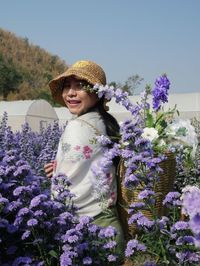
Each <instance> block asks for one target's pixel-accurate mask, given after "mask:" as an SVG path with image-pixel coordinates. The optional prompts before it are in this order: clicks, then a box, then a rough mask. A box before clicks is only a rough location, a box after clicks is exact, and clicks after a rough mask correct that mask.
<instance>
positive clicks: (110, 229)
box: [99, 226, 116, 238]
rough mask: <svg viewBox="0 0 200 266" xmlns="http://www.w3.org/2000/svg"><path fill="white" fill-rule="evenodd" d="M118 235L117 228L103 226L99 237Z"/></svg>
mask: <svg viewBox="0 0 200 266" xmlns="http://www.w3.org/2000/svg"><path fill="white" fill-rule="evenodd" d="M115 235H116V229H115V228H114V227H112V226H108V227H105V228H102V229H101V230H100V232H99V237H100V238H104V237H114V236H115Z"/></svg>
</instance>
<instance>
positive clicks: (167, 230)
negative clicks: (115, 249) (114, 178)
mask: <svg viewBox="0 0 200 266" xmlns="http://www.w3.org/2000/svg"><path fill="white" fill-rule="evenodd" d="M169 87H170V82H169V80H168V78H167V76H166V75H162V76H161V77H159V78H158V79H157V80H156V81H155V87H154V88H153V89H151V88H150V86H147V87H146V89H145V91H144V92H143V93H142V94H141V101H140V102H139V103H132V102H131V101H130V99H129V98H128V95H127V93H126V92H123V91H121V90H120V89H115V88H113V87H112V86H99V85H96V86H95V87H94V89H97V93H98V96H99V97H104V98H105V99H107V100H110V99H111V98H113V97H114V98H115V101H116V102H117V103H119V104H122V105H123V106H124V107H125V108H126V109H127V110H128V111H129V112H130V113H131V114H132V119H129V120H126V121H124V122H123V123H121V124H120V136H119V142H118V143H113V146H112V147H111V143H110V140H106V139H105V137H103V136H102V137H99V138H98V141H100V142H101V143H102V144H105V145H106V144H108V143H109V145H110V147H111V148H109V149H108V150H107V152H106V151H105V160H104V161H103V163H102V166H103V167H102V169H98V173H97V174H96V176H97V182H96V195H100V193H101V192H100V191H102V189H99V188H100V187H101V188H102V184H106V171H107V169H109V166H110V165H111V164H112V160H113V159H114V158H115V157H120V164H119V169H118V174H119V177H120V180H119V183H120V186H119V192H118V197H119V199H118V200H119V213H120V217H121V218H122V223H123V226H124V228H125V236H126V240H127V247H126V250H125V256H126V257H127V258H128V259H129V260H130V261H131V262H132V263H133V265H186V264H184V263H189V264H190V263H192V265H195V263H197V262H198V263H199V261H200V254H199V252H198V251H197V250H196V247H195V242H194V241H193V240H192V239H193V232H192V231H191V230H190V226H189V224H188V223H187V222H184V221H181V220H180V219H181V206H182V201H181V199H180V196H181V195H180V193H179V192H176V191H173V189H174V188H173V183H174V178H175V170H176V169H175V167H176V162H175V154H174V152H175V151H176V150H178V149H179V147H184V149H187V150H188V153H189V154H190V155H194V153H195V150H196V146H197V136H196V133H195V130H194V127H193V126H192V125H191V124H190V122H189V121H184V120H180V119H175V118H174V115H175V113H176V112H177V110H176V106H175V107H174V108H173V109H169V110H165V109H164V103H166V102H167V101H168V92H169ZM150 98H151V99H152V104H150V103H149V100H150ZM98 180H99V182H98ZM100 185H101V186H100ZM104 191H105V193H106V189H105V190H104ZM100 197H101V199H103V195H100ZM104 206H106V205H104ZM141 253H144V255H142V256H141Z"/></svg>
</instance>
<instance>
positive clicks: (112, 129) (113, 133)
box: [97, 98, 120, 168]
mask: <svg viewBox="0 0 200 266" xmlns="http://www.w3.org/2000/svg"><path fill="white" fill-rule="evenodd" d="M97 109H98V111H99V114H100V115H101V117H102V119H103V122H104V124H105V127H106V133H107V135H108V136H109V138H110V140H111V141H112V142H116V143H118V142H119V130H120V127H119V124H118V122H117V120H116V119H115V118H114V117H113V116H112V115H111V114H109V113H108V112H107V111H106V110H105V107H104V98H101V99H100V101H99V102H98V104H97ZM108 147H109V145H108ZM119 160H120V158H119V157H115V158H114V159H113V163H114V165H115V166H116V168H117V166H118V164H119Z"/></svg>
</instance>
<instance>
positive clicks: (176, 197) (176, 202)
mask: <svg viewBox="0 0 200 266" xmlns="http://www.w3.org/2000/svg"><path fill="white" fill-rule="evenodd" d="M180 195H181V194H180V193H179V192H177V191H175V192H169V193H168V194H167V195H166V197H165V199H164V200H163V205H166V206H169V207H170V206H181V201H180Z"/></svg>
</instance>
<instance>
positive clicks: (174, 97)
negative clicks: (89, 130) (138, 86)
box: [107, 92, 200, 122]
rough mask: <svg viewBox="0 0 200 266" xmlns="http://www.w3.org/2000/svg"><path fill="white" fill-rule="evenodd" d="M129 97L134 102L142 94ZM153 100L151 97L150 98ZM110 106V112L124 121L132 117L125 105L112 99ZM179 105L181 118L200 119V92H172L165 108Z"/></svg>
mask: <svg viewBox="0 0 200 266" xmlns="http://www.w3.org/2000/svg"><path fill="white" fill-rule="evenodd" d="M129 99H130V100H131V101H132V102H133V103H136V102H140V100H141V97H140V95H134V96H129ZM149 101H150V102H151V99H149ZM107 105H108V106H109V108H110V110H109V112H110V113H111V114H112V115H113V116H114V117H115V118H116V119H117V120H118V122H120V121H124V120H125V119H128V118H131V114H130V113H129V112H128V111H127V110H126V109H125V107H123V106H122V105H119V104H117V103H116V102H115V100H114V99H112V100H111V101H110V102H109V103H108V104H107ZM175 105H177V110H178V111H179V112H180V116H179V117H180V118H183V119H188V118H194V117H196V118H197V119H200V93H198V92H196V93H176V94H170V95H169V99H168V103H165V104H164V106H165V110H167V109H168V108H170V109H172V108H174V106H175Z"/></svg>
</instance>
